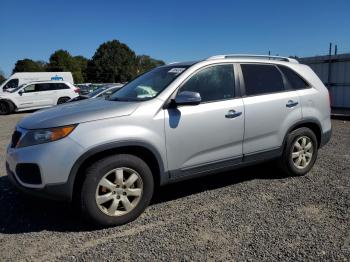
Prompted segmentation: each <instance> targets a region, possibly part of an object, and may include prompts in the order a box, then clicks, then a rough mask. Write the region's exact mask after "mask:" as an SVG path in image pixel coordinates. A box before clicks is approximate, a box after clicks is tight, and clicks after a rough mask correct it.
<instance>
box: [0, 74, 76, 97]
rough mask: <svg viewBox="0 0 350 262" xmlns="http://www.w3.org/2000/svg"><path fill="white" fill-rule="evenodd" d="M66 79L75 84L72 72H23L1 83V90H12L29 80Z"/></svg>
mask: <svg viewBox="0 0 350 262" xmlns="http://www.w3.org/2000/svg"><path fill="white" fill-rule="evenodd" d="M50 80H53V81H66V82H69V83H71V84H74V80H73V76H72V73H71V72H21V73H15V74H13V75H12V76H10V78H9V79H7V80H6V81H5V82H4V83H2V84H1V85H0V92H3V91H4V90H7V91H11V90H13V89H15V88H16V87H18V86H20V85H23V84H25V83H28V82H34V81H50Z"/></svg>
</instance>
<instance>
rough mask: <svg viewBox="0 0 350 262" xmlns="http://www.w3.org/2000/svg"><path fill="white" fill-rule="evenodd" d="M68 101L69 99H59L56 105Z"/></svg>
mask: <svg viewBox="0 0 350 262" xmlns="http://www.w3.org/2000/svg"><path fill="white" fill-rule="evenodd" d="M69 99H70V98H69V97H60V98H59V99H58V100H57V105H60V104H64V103H66V102H67V101H68V100H69Z"/></svg>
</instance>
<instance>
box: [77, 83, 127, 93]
mask: <svg viewBox="0 0 350 262" xmlns="http://www.w3.org/2000/svg"><path fill="white" fill-rule="evenodd" d="M124 84H125V83H123V84H121V83H85V84H76V86H77V87H79V89H80V92H79V94H80V95H88V94H90V93H92V92H94V91H95V90H96V89H99V88H100V87H103V86H107V85H124Z"/></svg>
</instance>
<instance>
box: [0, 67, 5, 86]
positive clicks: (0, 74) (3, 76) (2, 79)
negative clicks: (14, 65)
mask: <svg viewBox="0 0 350 262" xmlns="http://www.w3.org/2000/svg"><path fill="white" fill-rule="evenodd" d="M5 80H6V77H5V74H4V72H2V71H1V70H0V84H2V82H4V81H5Z"/></svg>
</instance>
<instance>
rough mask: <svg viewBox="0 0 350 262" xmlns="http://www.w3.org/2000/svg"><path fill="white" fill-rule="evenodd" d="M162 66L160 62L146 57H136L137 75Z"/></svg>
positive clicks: (162, 62) (162, 63)
mask: <svg viewBox="0 0 350 262" xmlns="http://www.w3.org/2000/svg"><path fill="white" fill-rule="evenodd" d="M164 64H165V63H164V61H162V60H156V59H154V58H152V57H150V56H148V55H139V56H137V74H142V73H144V72H147V71H149V70H151V69H153V68H155V67H157V66H161V65H164Z"/></svg>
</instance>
